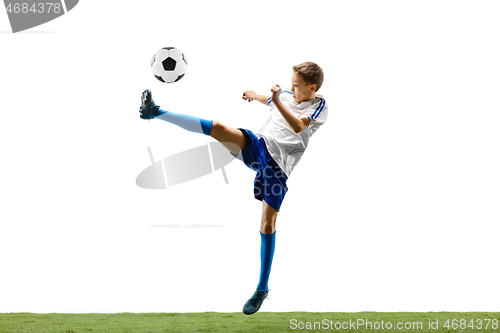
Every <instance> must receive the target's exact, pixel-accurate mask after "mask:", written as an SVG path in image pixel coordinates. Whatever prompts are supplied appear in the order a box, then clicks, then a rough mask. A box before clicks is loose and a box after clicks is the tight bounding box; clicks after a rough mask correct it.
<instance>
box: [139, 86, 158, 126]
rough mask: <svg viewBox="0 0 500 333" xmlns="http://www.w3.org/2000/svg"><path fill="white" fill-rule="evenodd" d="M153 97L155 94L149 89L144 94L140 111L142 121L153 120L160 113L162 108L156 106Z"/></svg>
mask: <svg viewBox="0 0 500 333" xmlns="http://www.w3.org/2000/svg"><path fill="white" fill-rule="evenodd" d="M152 96H153V94H152V93H151V90H149V89H146V90H144V92H143V93H142V96H141V109H140V113H141V118H142V119H153V118H154V116H155V115H156V113H157V112H158V109H159V108H160V107H159V106H158V105H156V104H155V102H154V101H153V98H152Z"/></svg>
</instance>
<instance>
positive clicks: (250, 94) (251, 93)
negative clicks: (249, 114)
mask: <svg viewBox="0 0 500 333" xmlns="http://www.w3.org/2000/svg"><path fill="white" fill-rule="evenodd" d="M255 96H257V94H256V93H255V92H254V91H252V90H247V91H245V92H244V93H243V97H242V98H243V99H244V100H247V101H249V102H251V101H253V100H254V99H255Z"/></svg>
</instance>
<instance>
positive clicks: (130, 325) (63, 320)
mask: <svg viewBox="0 0 500 333" xmlns="http://www.w3.org/2000/svg"><path fill="white" fill-rule="evenodd" d="M292 319H296V320H297V321H296V322H293V323H296V324H297V326H295V325H291V322H290V321H291V320H292ZM324 319H326V321H323V320H324ZM453 319H456V321H455V322H453V321H452V320H453ZM460 319H463V320H465V321H462V323H465V324H462V328H464V327H465V328H464V329H461V328H460ZM358 320H364V321H365V322H366V321H368V322H371V323H372V325H377V323H378V325H382V321H383V323H384V326H385V327H386V326H387V323H388V322H390V323H391V324H392V325H393V327H392V329H387V328H386V329H382V328H378V329H377V327H376V326H372V327H373V328H372V329H370V328H369V326H368V329H367V328H366V324H363V325H360V326H359V327H358V326H354V327H353V326H352V325H350V324H349V322H351V323H354V324H355V323H357V322H358ZM447 320H449V321H448V324H449V328H446V327H444V326H445V324H446V322H447ZM471 320H473V322H472V324H474V328H472V327H467V325H470V324H471ZM499 320H500V312H356V313H339V312H258V313H256V314H254V315H251V316H246V315H244V314H242V313H217V312H205V313H115V314H98V313H89V314H54V313H52V314H34V313H0V332H1V333H4V332H9V333H10V332H36V333H44V332H65V333H80V332H95V333H97V332H113V333H114V332H118V333H120V332H141V333H147V332H176V333H189V332H305V331H307V332H312V331H317V332H398V331H399V332H500V328H499V327H498V325H499V323H498V321H499ZM436 321H438V324H439V327H438V329H432V328H431V329H430V328H429V322H432V323H436ZM299 322H302V323H303V325H304V327H303V328H302V329H300V327H299V326H298V325H299ZM308 322H309V323H310V325H314V322H319V323H326V322H328V325H331V322H333V325H335V323H338V324H337V325H341V324H342V323H345V324H344V327H345V328H344V329H342V328H340V329H335V326H333V328H330V327H328V328H326V327H321V326H320V325H319V324H316V329H314V326H310V327H309V329H308V327H307V326H305V325H307V323H308ZM399 322H400V323H409V324H406V325H411V326H413V325H414V324H413V323H419V322H420V323H422V324H421V326H418V325H417V326H413V327H411V328H410V327H409V326H408V328H407V329H404V328H403V329H398V328H397V327H396V325H397V324H398V323H399ZM480 322H481V323H482V328H479V327H478V326H479V323H480ZM454 323H455V324H456V328H454V327H453V324H454ZM348 324H349V326H350V327H347V326H348ZM360 324H361V322H360ZM486 324H488V328H486ZM403 325H404V324H403ZM291 327H296V328H295V329H292V328H291Z"/></svg>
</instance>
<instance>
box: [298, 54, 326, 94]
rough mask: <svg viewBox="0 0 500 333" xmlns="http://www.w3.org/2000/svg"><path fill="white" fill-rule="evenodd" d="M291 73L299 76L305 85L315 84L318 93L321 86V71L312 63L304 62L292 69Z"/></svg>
mask: <svg viewBox="0 0 500 333" xmlns="http://www.w3.org/2000/svg"><path fill="white" fill-rule="evenodd" d="M292 69H293V71H294V72H295V73H297V74H299V75H300V77H301V78H302V79H303V80H304V82H305V83H306V84H315V85H316V90H315V91H318V90H319V88H321V85H322V84H323V78H324V76H323V70H322V69H321V67H319V66H318V65H316V64H315V63H314V62H310V61H308V62H304V63H302V64H300V65H296V66H293V67H292Z"/></svg>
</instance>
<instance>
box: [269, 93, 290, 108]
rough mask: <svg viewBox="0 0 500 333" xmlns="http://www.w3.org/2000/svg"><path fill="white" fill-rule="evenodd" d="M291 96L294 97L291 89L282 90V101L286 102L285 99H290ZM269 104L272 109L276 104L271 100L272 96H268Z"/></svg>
mask: <svg viewBox="0 0 500 333" xmlns="http://www.w3.org/2000/svg"><path fill="white" fill-rule="evenodd" d="M290 98H292V92H291V91H288V90H283V91H281V94H280V100H281V101H282V102H284V101H285V100H288V99H290ZM267 105H269V106H270V107H271V109H272V108H273V107H274V106H275V105H274V103H273V101H272V100H271V97H268V98H267Z"/></svg>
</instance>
